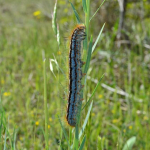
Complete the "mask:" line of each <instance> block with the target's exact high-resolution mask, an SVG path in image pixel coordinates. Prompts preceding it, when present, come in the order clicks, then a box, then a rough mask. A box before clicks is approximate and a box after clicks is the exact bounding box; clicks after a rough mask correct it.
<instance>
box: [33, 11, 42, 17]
mask: <svg viewBox="0 0 150 150" xmlns="http://www.w3.org/2000/svg"><path fill="white" fill-rule="evenodd" d="M39 15H41V11H39V10H37V11H35V12H34V13H33V16H39Z"/></svg>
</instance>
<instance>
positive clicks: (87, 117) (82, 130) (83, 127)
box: [79, 101, 93, 139]
mask: <svg viewBox="0 0 150 150" xmlns="http://www.w3.org/2000/svg"><path fill="white" fill-rule="evenodd" d="M92 105H93V101H92V102H91V104H90V106H89V109H88V113H87V115H86V118H85V120H84V123H83V126H82V129H81V131H80V134H79V139H80V137H81V136H82V134H83V132H84V130H85V127H86V124H87V122H88V119H89V116H90V112H91V109H92Z"/></svg>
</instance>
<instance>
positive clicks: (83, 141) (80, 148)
mask: <svg viewBox="0 0 150 150" xmlns="http://www.w3.org/2000/svg"><path fill="white" fill-rule="evenodd" d="M85 139H86V136H84V138H83V140H82V143H81V145H80V147H79V150H82V149H83V147H84V143H85Z"/></svg>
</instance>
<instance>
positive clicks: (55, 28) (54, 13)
mask: <svg viewBox="0 0 150 150" xmlns="http://www.w3.org/2000/svg"><path fill="white" fill-rule="evenodd" d="M56 16H57V0H56V3H55V6H54V12H53V15H52V28H53V30H54V32H55V35H57V24H56Z"/></svg>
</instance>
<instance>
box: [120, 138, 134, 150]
mask: <svg viewBox="0 0 150 150" xmlns="http://www.w3.org/2000/svg"><path fill="white" fill-rule="evenodd" d="M135 142H136V137H135V136H133V137H131V138H130V139H129V140H128V141H127V142H126V144H125V145H124V147H123V150H131V149H132V147H133V145H134V143H135Z"/></svg>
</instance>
